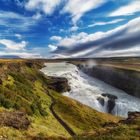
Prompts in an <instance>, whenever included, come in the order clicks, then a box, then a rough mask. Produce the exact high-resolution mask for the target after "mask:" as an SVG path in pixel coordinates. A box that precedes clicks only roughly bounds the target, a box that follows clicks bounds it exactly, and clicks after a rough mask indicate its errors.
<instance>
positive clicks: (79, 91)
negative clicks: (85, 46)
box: [41, 62, 140, 117]
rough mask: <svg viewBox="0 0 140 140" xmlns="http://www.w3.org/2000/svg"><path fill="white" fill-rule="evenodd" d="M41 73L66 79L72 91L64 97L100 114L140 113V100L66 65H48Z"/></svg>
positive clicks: (61, 63) (123, 114)
mask: <svg viewBox="0 0 140 140" xmlns="http://www.w3.org/2000/svg"><path fill="white" fill-rule="evenodd" d="M45 66H46V67H45V68H43V69H42V70H41V71H42V72H43V73H45V74H47V75H48V76H53V77H64V78H66V79H67V80H68V83H69V85H70V88H71V90H70V91H69V92H64V93H63V95H65V96H68V97H70V98H72V99H75V100H77V101H79V102H81V103H83V104H85V105H88V106H90V107H91V108H94V109H96V110H98V111H100V112H105V113H110V114H113V115H116V116H123V117H126V116H127V114H128V112H129V111H133V112H134V111H140V99H139V98H137V97H134V96H131V95H128V94H127V93H126V92H124V91H122V90H120V89H118V88H115V87H113V86H111V85H110V84H106V83H104V82H103V81H101V80H98V79H96V78H93V77H91V76H89V75H87V74H86V73H84V72H82V71H81V70H79V69H78V67H77V66H75V65H73V64H70V63H66V62H58V63H47V64H46V65H45Z"/></svg>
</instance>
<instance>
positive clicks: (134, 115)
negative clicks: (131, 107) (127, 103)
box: [119, 112, 140, 124]
mask: <svg viewBox="0 0 140 140" xmlns="http://www.w3.org/2000/svg"><path fill="white" fill-rule="evenodd" d="M137 118H140V112H128V118H127V119H125V120H121V121H119V123H123V124H134V123H135V120H136V119H137Z"/></svg>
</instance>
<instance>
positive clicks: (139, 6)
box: [109, 0, 140, 16]
mask: <svg viewBox="0 0 140 140" xmlns="http://www.w3.org/2000/svg"><path fill="white" fill-rule="evenodd" d="M135 12H140V1H139V0H132V1H131V2H130V3H129V4H128V5H125V6H122V7H120V8H118V9H117V10H116V11H113V12H112V13H110V14H109V16H124V15H133V14H134V13H135Z"/></svg>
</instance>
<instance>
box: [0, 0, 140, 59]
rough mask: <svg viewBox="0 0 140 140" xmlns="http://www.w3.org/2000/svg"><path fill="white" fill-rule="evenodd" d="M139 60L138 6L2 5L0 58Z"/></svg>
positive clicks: (93, 0)
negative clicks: (134, 57) (5, 56)
mask: <svg viewBox="0 0 140 140" xmlns="http://www.w3.org/2000/svg"><path fill="white" fill-rule="evenodd" d="M4 55H14V56H19V57H22V58H94V57H121V56H123V57H124V56H140V0H0V56H4Z"/></svg>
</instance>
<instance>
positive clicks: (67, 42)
mask: <svg viewBox="0 0 140 140" xmlns="http://www.w3.org/2000/svg"><path fill="white" fill-rule="evenodd" d="M87 36H88V34H87V33H85V32H81V33H79V34H77V35H72V36H71V37H69V38H68V37H65V38H63V39H61V40H60V41H59V43H58V46H63V47H70V46H73V45H76V44H79V43H84V42H85V41H86V40H85V38H86V37H87Z"/></svg>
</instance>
